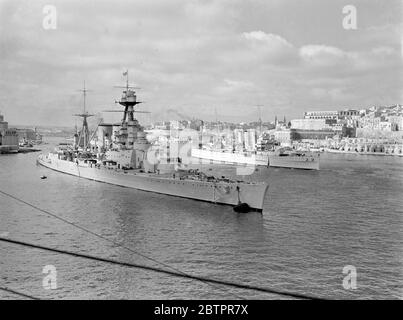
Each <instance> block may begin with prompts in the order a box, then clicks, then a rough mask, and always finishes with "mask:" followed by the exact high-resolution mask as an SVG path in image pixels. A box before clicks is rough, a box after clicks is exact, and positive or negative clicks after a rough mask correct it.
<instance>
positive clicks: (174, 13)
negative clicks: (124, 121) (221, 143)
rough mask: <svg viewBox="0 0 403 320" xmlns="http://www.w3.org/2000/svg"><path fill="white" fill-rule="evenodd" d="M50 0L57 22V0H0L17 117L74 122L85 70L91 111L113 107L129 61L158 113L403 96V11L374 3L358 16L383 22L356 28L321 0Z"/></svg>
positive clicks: (3, 65)
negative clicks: (49, 19)
mask: <svg viewBox="0 0 403 320" xmlns="http://www.w3.org/2000/svg"><path fill="white" fill-rule="evenodd" d="M52 3H53V4H54V5H55V6H56V8H57V12H58V25H57V29H56V30H53V31H46V30H44V29H43V28H42V18H43V13H42V8H43V6H44V5H46V4H49V3H48V1H46V0H37V1H27V0H0V108H1V109H2V110H3V112H4V113H5V114H6V118H7V119H9V122H11V123H17V122H26V123H28V122H30V123H31V124H34V123H38V124H46V123H48V122H52V123H54V124H58V125H63V124H67V125H68V124H69V123H70V124H71V123H73V124H74V119H73V118H72V117H71V114H72V113H75V111H77V110H80V108H81V104H80V96H79V93H78V92H77V89H78V88H80V87H81V85H82V81H83V80H86V82H87V84H88V86H89V87H90V88H91V89H93V92H91V93H90V94H89V96H88V101H89V107H90V108H91V111H93V112H97V111H99V110H103V109H106V107H108V108H109V106H110V104H111V103H113V101H114V100H115V99H117V98H118V97H119V95H120V92H119V91H118V90H116V89H113V86H114V85H119V84H121V83H122V82H123V81H124V79H123V77H122V75H121V74H122V71H123V70H126V69H129V70H130V81H133V82H135V84H136V85H139V86H140V87H142V88H143V90H141V91H139V92H138V94H139V99H140V100H143V101H146V102H147V103H145V104H142V105H140V107H141V108H142V109H143V110H148V111H152V112H153V113H152V115H151V116H152V117H153V119H154V120H160V118H161V117H162V116H169V115H166V113H165V114H164V113H163V111H164V110H167V109H169V108H179V106H181V107H183V108H184V109H183V110H186V113H189V114H192V116H195V117H198V116H200V117H201V116H207V117H209V116H211V108H212V107H211V106H213V107H214V106H216V105H220V116H222V117H223V119H224V117H228V118H231V119H234V118H236V117H238V118H239V119H242V120H245V115H244V114H243V113H244V112H245V110H248V108H249V109H250V105H255V104H264V105H265V106H267V114H266V116H267V117H271V115H272V114H273V113H274V112H276V113H278V114H281V113H282V112H287V118H288V117H297V116H299V115H301V114H302V112H303V111H304V110H305V109H307V108H310V107H311V106H312V105H315V106H316V105H318V106H319V105H321V104H322V105H328V104H329V103H330V102H331V103H332V104H334V105H335V106H337V104H338V103H343V105H344V104H348V103H349V102H350V103H351V104H353V105H357V104H363V105H365V104H372V101H375V100H379V99H380V98H379V97H380V96H381V95H382V96H383V97H386V98H385V102H384V103H388V102H387V101H389V102H392V103H396V102H398V101H396V99H400V97H401V90H400V87H399V83H401V82H400V80H401V79H400V75H399V70H400V69H401V61H402V58H401V53H400V50H401V49H400V46H401V44H400V40H401V38H400V36H396V32H395V31H396V30H397V29H398V28H397V26H398V23H397V22H396V21H395V20H394V19H391V20H390V19H389V20H388V19H386V18H385V16H384V15H381V16H379V15H378V10H377V7H376V6H375V7H374V8H372V7H371V8H370V9H367V10H366V11H365V10H360V18H359V23H360V26H361V25H362V24H363V23H364V22H365V21H373V23H374V25H376V27H374V28H372V29H371V27H370V26H366V27H362V28H361V29H359V30H356V31H357V32H350V33H349V32H347V31H345V30H343V29H342V28H341V21H339V20H340V10H339V8H337V10H336V11H335V12H334V13H333V12H332V11H329V8H328V6H326V5H325V4H322V2H320V1H319V0H317V1H315V0H312V1H308V2H307V3H306V4H304V5H301V4H299V3H297V2H295V1H286V0H285V1H277V0H276V1H264V0H253V1H250V0H245V1H244V0H219V1H215V0H209V1H201V0H170V1H165V0H152V1H149V0H136V1H126V0H118V1H114V3H113V4H111V2H110V1H105V0H99V1H98V0H97V1H96V2H95V1H76V0H71V1H60V0H53V1H52ZM339 3H341V1H339V2H338V4H339ZM360 3H361V4H362V6H363V8H365V5H366V4H365V2H360ZM335 6H336V7H337V5H333V6H332V8H333V7H335ZM385 10H387V8H386V9H385ZM390 14H391V16H393V17H394V15H393V12H390ZM322 15H323V16H324V17H325V18H323V19H322V18H321V17H322ZM378 16H379V19H377V17H378ZM331 18H332V19H333V20H332V19H331ZM385 19H386V20H385ZM336 20H337V23H336V22H335V21H336ZM318 24H320V26H321V28H319V29H318ZM385 30H395V31H394V32H393V33H390V32H384V31H385ZM313 88H314V89H313ZM26 97H29V100H30V105H27V103H26ZM182 113H183V112H182ZM253 114H255V113H253ZM22 115H24V116H22ZM49 115H55V116H54V117H53V118H52V119H50V118H49ZM139 116H140V115H139ZM263 116H265V114H264V113H263ZM159 117H160V118H159ZM166 120H169V119H166Z"/></svg>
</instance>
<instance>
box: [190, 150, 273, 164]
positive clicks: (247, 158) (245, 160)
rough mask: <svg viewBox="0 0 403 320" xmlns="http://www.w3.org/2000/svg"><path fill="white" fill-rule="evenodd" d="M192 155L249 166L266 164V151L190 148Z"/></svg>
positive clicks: (267, 160)
mask: <svg viewBox="0 0 403 320" xmlns="http://www.w3.org/2000/svg"><path fill="white" fill-rule="evenodd" d="M192 157H194V158H198V159H204V160H210V161H212V162H216V163H227V164H243V165H251V166H268V164H269V155H268V153H267V152H256V153H252V152H228V151H226V150H206V149H198V148H192Z"/></svg>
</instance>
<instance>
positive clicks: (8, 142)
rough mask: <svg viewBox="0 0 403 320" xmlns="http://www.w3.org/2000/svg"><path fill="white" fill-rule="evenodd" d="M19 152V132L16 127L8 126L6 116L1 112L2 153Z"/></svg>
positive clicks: (0, 143)
mask: <svg viewBox="0 0 403 320" xmlns="http://www.w3.org/2000/svg"><path fill="white" fill-rule="evenodd" d="M15 152H18V134H17V130H16V129H12V128H9V127H8V122H7V121H4V116H3V115H1V114H0V153H15Z"/></svg>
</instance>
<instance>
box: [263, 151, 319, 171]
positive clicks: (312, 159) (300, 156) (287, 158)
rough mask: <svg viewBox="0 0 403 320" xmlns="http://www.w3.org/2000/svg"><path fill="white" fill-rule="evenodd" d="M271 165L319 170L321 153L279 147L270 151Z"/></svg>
mask: <svg viewBox="0 0 403 320" xmlns="http://www.w3.org/2000/svg"><path fill="white" fill-rule="evenodd" d="M269 166H270V167H282V168H293V169H306V170H319V154H318V153H314V152H309V151H296V150H293V149H290V148H279V149H277V150H276V151H275V152H270V153H269Z"/></svg>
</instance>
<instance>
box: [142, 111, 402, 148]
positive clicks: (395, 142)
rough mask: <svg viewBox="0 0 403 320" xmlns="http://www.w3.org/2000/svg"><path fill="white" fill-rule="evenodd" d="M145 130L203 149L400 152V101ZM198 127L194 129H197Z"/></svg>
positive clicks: (190, 122) (167, 124) (172, 124)
mask: <svg viewBox="0 0 403 320" xmlns="http://www.w3.org/2000/svg"><path fill="white" fill-rule="evenodd" d="M147 129H149V131H150V132H155V131H157V132H159V133H158V134H157V135H156V136H157V137H158V140H159V143H160V144H164V143H167V141H169V140H172V139H174V138H176V139H177V140H178V139H179V140H182V141H189V140H192V141H193V142H194V144H195V145H199V147H201V148H209V149H215V150H220V149H221V150H225V151H233V152H257V151H265V150H271V149H272V148H273V146H276V145H281V146H291V147H294V148H296V149H306V150H317V151H329V152H351V153H368V154H371V153H373V154H390V155H401V154H402V142H403V106H402V105H398V104H397V105H393V106H373V107H370V108H367V109H348V108H346V109H343V110H340V111H336V110H330V111H307V112H305V113H304V115H303V117H302V118H301V119H293V120H290V121H287V120H286V117H285V116H284V117H283V119H282V120H279V119H278V118H277V116H275V119H274V121H273V122H263V121H262V120H261V119H259V121H256V122H251V123H238V124H234V123H229V122H223V121H212V122H208V121H202V120H198V119H193V120H180V119H176V120H171V121H166V122H157V123H154V124H152V125H150V126H149V127H148V128H147ZM195 132H198V134H195Z"/></svg>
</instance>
